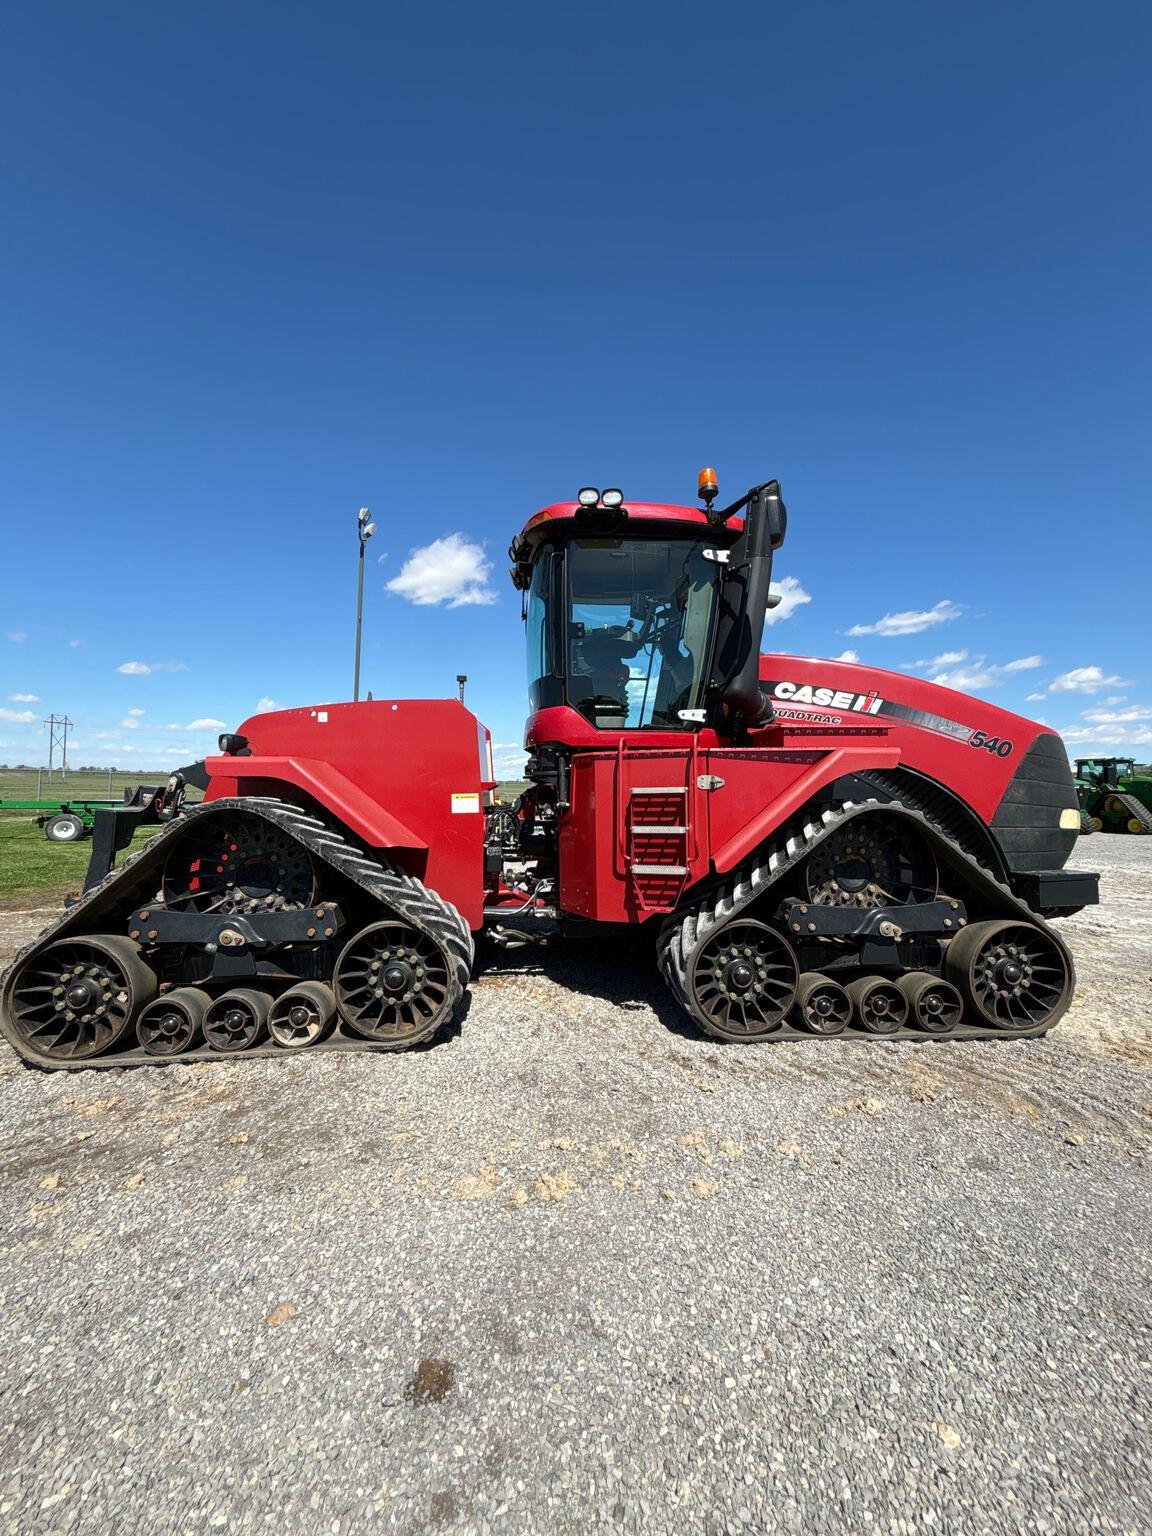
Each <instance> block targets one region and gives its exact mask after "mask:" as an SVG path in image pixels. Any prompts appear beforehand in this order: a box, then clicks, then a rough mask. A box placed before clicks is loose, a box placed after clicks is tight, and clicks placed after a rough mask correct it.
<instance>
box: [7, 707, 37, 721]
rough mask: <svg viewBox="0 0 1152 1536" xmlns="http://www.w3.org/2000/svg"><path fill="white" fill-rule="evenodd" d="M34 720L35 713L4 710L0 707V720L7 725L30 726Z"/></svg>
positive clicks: (24, 710) (31, 711)
mask: <svg viewBox="0 0 1152 1536" xmlns="http://www.w3.org/2000/svg"><path fill="white" fill-rule="evenodd" d="M35 719H36V713H35V711H34V710H31V709H4V708H3V707H0V720H6V721H7V722H8V724H9V725H31V724H32V722H33V721H34V720H35Z"/></svg>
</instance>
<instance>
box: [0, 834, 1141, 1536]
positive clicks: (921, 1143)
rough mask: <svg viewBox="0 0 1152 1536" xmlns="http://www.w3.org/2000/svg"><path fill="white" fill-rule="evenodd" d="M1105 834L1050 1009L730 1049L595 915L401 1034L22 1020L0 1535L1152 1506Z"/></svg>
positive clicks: (855, 1518)
mask: <svg viewBox="0 0 1152 1536" xmlns="http://www.w3.org/2000/svg"><path fill="white" fill-rule="evenodd" d="M1078 862H1080V863H1081V864H1083V865H1088V866H1089V867H1091V866H1092V865H1093V864H1095V865H1098V866H1099V867H1101V868H1103V869H1104V871H1105V876H1106V879H1105V895H1106V899H1107V903H1108V904H1107V905H1106V906H1105V907H1104V908H1103V909H1100V910H1098V911H1096V912H1091V913H1087V914H1083V915H1081V916H1080V917H1078V918H1075V919H1073V920H1071V921H1070V922H1069V923H1068V924H1066V925H1065V931H1066V932H1067V933H1068V934H1069V935H1070V942H1071V943H1072V944H1073V947H1074V949H1075V952H1076V955H1077V958H1078V962H1079V963H1080V966H1081V972H1082V978H1083V984H1082V990H1081V994H1080V999H1079V1001H1078V1002H1077V1004H1076V1006H1075V1008H1074V1010H1073V1012H1072V1014H1071V1015H1070V1016H1069V1019H1068V1020H1067V1021H1066V1022H1065V1023H1064V1024H1063V1025H1061V1026H1060V1028H1058V1029H1057V1030H1056V1031H1055V1032H1054V1034H1053V1035H1052V1036H1051V1038H1050V1039H1049V1040H1047V1041H1043V1042H1033V1043H1016V1044H1013V1043H989V1044H961V1043H946V1042H943V1043H942V1042H928V1043H926V1044H925V1045H923V1046H919V1045H908V1044H900V1043H891V1042H887V1043H885V1042H876V1043H874V1044H869V1045H861V1044H846V1043H829V1042H822V1041H812V1042H811V1043H810V1044H809V1043H806V1042H805V1043H800V1044H790V1045H781V1046H777V1047H772V1046H765V1047H759V1048H747V1047H743V1048H741V1047H727V1048H726V1047H721V1046H718V1045H717V1044H716V1043H715V1042H710V1041H707V1040H703V1039H700V1038H697V1037H696V1036H695V1035H694V1034H692V1033H691V1031H690V1030H689V1029H688V1028H687V1027H685V1026H684V1025H683V1024H682V1022H681V1020H680V1018H679V1015H678V1014H677V1012H676V1010H675V1008H674V1007H673V1006H672V1005H671V1004H670V1003H669V1002H668V1001H667V1000H666V998H665V996H664V994H663V992H662V988H661V986H660V984H659V982H658V980H657V978H656V977H655V975H654V972H653V971H652V969H651V965H650V961H649V958H648V957H647V956H645V955H643V954H641V953H638V952H637V953H629V952H628V951H620V952H615V951H605V950H603V949H602V948H597V949H591V948H578V947H573V948H570V949H569V950H567V951H564V952H560V953H557V954H555V955H537V954H528V955H526V954H525V952H523V951H521V952H519V953H517V954H515V955H512V956H500V955H496V956H495V957H491V956H490V957H488V964H487V969H485V971H484V972H483V974H482V975H481V976H480V977H479V978H478V980H477V981H476V983H475V985H474V987H473V990H472V994H471V998H470V1008H469V1010H468V1012H467V1014H466V1016H465V1017H464V1018H463V1019H462V1021H461V1023H460V1025H459V1027H458V1028H457V1029H455V1030H454V1031H452V1032H450V1033H449V1034H448V1035H447V1036H446V1037H445V1038H444V1039H443V1040H442V1041H441V1042H439V1043H437V1044H434V1045H433V1046H431V1047H430V1048H426V1049H423V1050H420V1051H416V1052H413V1053H411V1054H409V1055H407V1056H399V1057H382V1056H370V1055H366V1056H360V1057H354V1058H352V1057H347V1056H340V1057H324V1056H316V1057H312V1058H308V1057H306V1056H305V1057H299V1058H294V1059H293V1058H286V1059H283V1060H275V1061H261V1060H253V1061H249V1062H245V1061H239V1062H221V1063H219V1064H217V1063H209V1064H205V1065H203V1066H190V1067H180V1066H173V1067H170V1068H167V1069H160V1068H146V1069H142V1070H137V1071H128V1072H125V1071H117V1072H111V1073H109V1072H96V1071H92V1072H85V1073H82V1074H79V1075H76V1076H65V1075H56V1076H51V1075H43V1074H39V1073H34V1072H29V1071H26V1070H24V1069H23V1068H21V1067H20V1066H19V1065H17V1064H16V1063H15V1060H14V1058H13V1057H11V1056H9V1055H6V1056H4V1057H3V1058H2V1060H0V1076H2V1081H0V1094H2V1095H3V1130H2V1133H0V1140H2V1154H0V1178H2V1180H3V1187H4V1194H5V1197H6V1198H5V1200H4V1214H3V1220H2V1230H0V1255H2V1257H0V1359H2V1361H3V1367H4V1369H3V1377H2V1383H0V1532H4V1533H10V1536H27V1533H30V1532H32V1533H37V1536H39V1533H48V1532H55V1531H68V1532H86V1533H87V1532H91V1533H97V1532H99V1533H101V1536H106V1533H137V1532H149V1533H153V1532H164V1533H167V1532H173V1533H185V1532H188V1533H200V1532H204V1531H212V1530H215V1529H222V1530H225V1531H228V1532H236V1531H262V1532H263V1531H268V1532H272V1531H275V1532H278V1533H283V1532H297V1531H300V1532H303V1531H307V1532H317V1533H331V1536H342V1533H348V1532H353V1531H360V1530H363V1529H367V1528H369V1527H375V1528H379V1529H386V1530H392V1529H394V1530H400V1531H414V1532H415V1531H424V1530H435V1529H438V1528H444V1527H456V1528H458V1529H464V1530H476V1531H489V1530H492V1531H498V1532H509V1533H512V1532H515V1533H522V1532H535V1531H541V1532H577V1531H584V1530H586V1529H587V1528H588V1527H589V1526H590V1525H593V1524H597V1523H599V1524H604V1525H606V1526H608V1527H611V1528H615V1529H619V1530H622V1531H637V1532H644V1533H645V1536H648V1533H658V1532H663V1531H676V1532H707V1533H713V1532H717V1533H718V1532H727V1531H745V1530H748V1531H776V1530H780V1531H789V1532H790V1531H796V1532H804V1533H809V1532H825V1531H849V1530H851V1531H854V1532H859V1531H872V1532H876V1533H881V1532H882V1533H885V1536H888V1533H904V1532H909V1533H910V1532H924V1531H927V1532H964V1533H971V1532H1001V1531H1005V1532H1007V1531H1012V1532H1015V1531H1023V1532H1037V1533H1039V1532H1052V1533H1058V1536H1065V1533H1072V1532H1082V1531H1097V1530H1099V1531H1109V1532H1131V1533H1137V1532H1139V1533H1141V1536H1143V1533H1145V1532H1147V1531H1148V1530H1149V1528H1150V1527H1152V1497H1150V1495H1149V1481H1148V1472H1149V1468H1148V1465H1147V1458H1148V1422H1147V1421H1148V1400H1149V1386H1150V1379H1152V1341H1150V1339H1149V1321H1150V1319H1149V1305H1148V1297H1149V1279H1150V1276H1149V1250H1150V1246H1152V1219H1150V1218H1152V1211H1150V1202H1149V1179H1148V1149H1149V1110H1150V1105H1152V1085H1150V1083H1149V1077H1148V1073H1149V1071H1150V1070H1152V1009H1150V989H1149V972H1150V971H1152V839H1146V840H1142V839H1124V838H1117V837H1111V838H1108V837H1103V836H1098V837H1095V838H1093V839H1090V840H1087V841H1085V842H1084V843H1083V844H1082V845H1081V848H1080V858H1079V860H1078ZM43 921H44V917H43V915H42V914H40V915H38V916H35V917H33V916H23V915H21V914H20V913H19V912H9V913H8V914H6V915H3V916H0V962H2V961H3V960H6V959H7V957H8V955H9V954H10V953H11V952H12V950H13V949H14V948H15V947H16V943H17V940H18V939H20V938H21V937H23V936H24V935H25V934H26V933H28V932H29V931H31V930H32V929H33V928H34V927H36V926H38V925H39V923H41V922H43Z"/></svg>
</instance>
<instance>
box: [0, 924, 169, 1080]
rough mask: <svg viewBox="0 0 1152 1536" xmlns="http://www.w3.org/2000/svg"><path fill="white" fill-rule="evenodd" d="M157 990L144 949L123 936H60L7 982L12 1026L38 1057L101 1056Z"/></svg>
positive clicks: (56, 1059)
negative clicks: (143, 955)
mask: <svg viewBox="0 0 1152 1536" xmlns="http://www.w3.org/2000/svg"><path fill="white" fill-rule="evenodd" d="M155 993H156V977H155V975H154V974H153V973H152V971H151V970H150V969H149V968H148V966H147V965H145V963H144V961H143V960H142V959H141V957H140V950H139V947H138V946H137V945H136V944H134V943H133V942H132V940H131V939H126V938H122V937H120V935H118V934H86V935H84V936H83V937H80V938H75V939H57V940H56V942H55V943H54V944H49V945H48V947H47V948H46V949H42V950H40V951H38V952H36V953H34V954H32V955H30V956H29V957H28V959H27V960H25V961H24V963H23V964H22V965H21V966H20V967H18V968H17V970H16V972H15V974H14V975H13V976H12V978H11V981H10V983H9V1009H10V1014H9V1017H10V1020H11V1027H12V1028H13V1029H14V1030H15V1031H16V1033H17V1034H18V1035H19V1036H20V1039H21V1040H22V1041H23V1043H24V1044H25V1045H26V1046H27V1047H28V1050H29V1052H30V1053H31V1054H32V1055H34V1056H41V1057H46V1058H47V1059H49V1060H50V1061H53V1062H68V1061H86V1060H88V1058H89V1057H91V1056H99V1055H100V1053H101V1052H102V1051H106V1050H108V1049H109V1048H110V1047H111V1046H114V1045H115V1044H116V1043H117V1041H119V1040H121V1039H122V1038H123V1037H124V1035H125V1034H126V1033H127V1032H128V1030H129V1029H130V1027H131V1025H132V1021H133V1019H134V1018H135V1017H136V1014H137V1012H138V1010H139V1009H140V1008H141V1006H142V1005H143V1004H145V1003H147V1002H149V1001H150V1000H151V999H152V998H153V997H154V996H155Z"/></svg>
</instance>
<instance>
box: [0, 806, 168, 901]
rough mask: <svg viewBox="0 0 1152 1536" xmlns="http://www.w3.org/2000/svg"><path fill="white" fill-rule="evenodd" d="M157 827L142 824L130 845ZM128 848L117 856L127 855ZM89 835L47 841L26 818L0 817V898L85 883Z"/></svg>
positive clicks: (76, 887) (143, 839)
mask: <svg viewBox="0 0 1152 1536" xmlns="http://www.w3.org/2000/svg"><path fill="white" fill-rule="evenodd" d="M159 830H160V829H159V827H154V826H153V827H142V828H141V829H140V831H139V832H138V833H137V834H136V837H135V839H134V841H133V843H132V848H133V849H134V848H138V847H139V846H140V844H141V843H142V842H146V841H147V840H148V838H150V837H154V836H155V834H156V833H157V832H158V831H159ZM130 851H131V850H130V849H126V850H125V852H124V853H122V854H121V855H120V857H121V858H125V857H127V854H128V852H130ZM91 852H92V842H91V839H90V838H85V839H84V841H83V842H79V843H50V842H49V841H48V839H47V838H46V837H45V836H44V833H43V832H42V831H41V829H40V828H39V827H38V826H37V825H36V823H35V822H34V821H32V820H31V819H30V818H28V817H20V816H0V901H3V900H6V899H7V898H9V897H12V896H33V895H36V894H38V893H40V892H45V893H48V892H51V893H56V894H58V893H59V892H61V891H65V890H68V891H78V890H79V889H80V887H81V886H82V885H83V883H84V871H85V870H86V869H87V868H88V855H89V854H90V853H91Z"/></svg>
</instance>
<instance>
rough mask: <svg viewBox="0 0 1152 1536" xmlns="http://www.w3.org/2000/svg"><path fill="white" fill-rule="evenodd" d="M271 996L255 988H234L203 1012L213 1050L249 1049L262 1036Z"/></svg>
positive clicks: (206, 1032)
mask: <svg viewBox="0 0 1152 1536" xmlns="http://www.w3.org/2000/svg"><path fill="white" fill-rule="evenodd" d="M271 1007H272V999H271V997H270V996H269V995H268V993H267V992H259V991H257V990H256V988H255V987H235V988H234V989H233V990H232V991H231V992H225V993H224V994H223V995H222V996H220V997H218V998H217V999H216V1000H215V1002H214V1003H213V1004H212V1005H211V1007H210V1008H209V1009H208V1011H207V1013H206V1014H205V1015H204V1038H205V1039H206V1040H207V1042H208V1044H209V1045H210V1046H211V1047H212V1049H213V1050H214V1051H225V1052H235V1051H246V1050H247V1049H248V1047H249V1046H250V1045H255V1044H256V1042H257V1041H258V1040H260V1039H262V1038H263V1036H264V1031H265V1029H266V1028H267V1025H268V1014H269V1012H270V1010H271Z"/></svg>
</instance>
